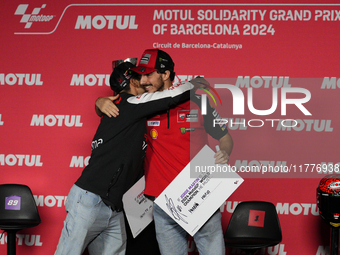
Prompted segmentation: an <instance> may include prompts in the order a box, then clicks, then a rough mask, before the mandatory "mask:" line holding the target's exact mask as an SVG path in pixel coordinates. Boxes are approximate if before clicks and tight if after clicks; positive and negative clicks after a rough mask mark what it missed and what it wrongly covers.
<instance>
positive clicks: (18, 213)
mask: <svg viewBox="0 0 340 255" xmlns="http://www.w3.org/2000/svg"><path fill="white" fill-rule="evenodd" d="M40 222H41V219H40V216H39V213H38V209H37V206H36V203H35V200H34V197H33V194H32V191H31V190H30V188H29V187H28V186H26V185H21V184H2V185H0V229H2V230H15V229H16V230H20V229H24V228H30V227H34V226H37V225H39V224H40Z"/></svg>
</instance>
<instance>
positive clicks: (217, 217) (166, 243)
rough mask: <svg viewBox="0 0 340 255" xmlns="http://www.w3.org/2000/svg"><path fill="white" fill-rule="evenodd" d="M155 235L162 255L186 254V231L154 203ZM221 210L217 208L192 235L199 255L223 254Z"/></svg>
mask: <svg viewBox="0 0 340 255" xmlns="http://www.w3.org/2000/svg"><path fill="white" fill-rule="evenodd" d="M153 217H154V221H155V226H156V237H157V241H158V245H159V249H160V251H161V254H162V255H188V233H187V232H186V231H185V230H184V229H183V228H182V227H181V226H180V225H178V224H177V223H176V222H175V221H174V220H173V219H172V218H171V217H170V216H169V215H168V214H167V213H166V212H164V211H163V210H162V209H161V208H160V207H159V206H158V205H157V204H155V203H154V207H153ZM221 218H222V216H221V212H220V211H219V210H217V211H216V212H215V213H214V214H213V215H212V216H211V218H210V219H209V220H208V221H207V222H206V223H205V224H204V225H203V226H202V227H201V229H200V230H199V231H197V232H196V234H195V235H194V236H193V238H194V241H195V244H196V246H197V249H198V252H199V254H200V255H212V254H214V255H225V246H224V237H223V230H222V224H221Z"/></svg>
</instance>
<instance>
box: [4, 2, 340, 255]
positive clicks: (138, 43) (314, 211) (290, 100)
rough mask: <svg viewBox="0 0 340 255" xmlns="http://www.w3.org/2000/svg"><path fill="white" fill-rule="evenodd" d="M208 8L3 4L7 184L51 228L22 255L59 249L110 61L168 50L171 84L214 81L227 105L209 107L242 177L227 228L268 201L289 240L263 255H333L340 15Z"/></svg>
mask: <svg viewBox="0 0 340 255" xmlns="http://www.w3.org/2000/svg"><path fill="white" fill-rule="evenodd" d="M208 2H209V1H195V3H191V2H189V1H186V2H184V1H177V0H174V1H162V2H158V3H157V2H155V1H149V2H145V1H141V0H136V1H133V2H126V1H107V0H102V1H101V2H98V1H90V0H83V1H80V0H74V1H69V0H63V1H57V2H56V1H49V0H46V1H35V0H31V1H17V0H13V1H2V2H1V3H0V7H1V8H0V14H1V15H0V17H1V23H0V32H1V42H0V45H1V61H0V141H1V146H0V183H1V184H4V183H20V184H26V185H28V186H29V187H30V188H31V189H32V192H33V194H34V197H35V199H36V203H37V206H38V210H39V213H40V216H41V219H42V223H41V224H40V225H39V226H37V227H34V228H31V229H27V230H24V231H20V232H19V233H18V235H17V242H18V248H17V249H18V253H21V254H35V255H40V254H44V255H45V254H53V252H54V250H55V247H56V245H57V242H58V238H59V235H60V231H61V229H62V226H63V220H64V218H65V215H66V213H65V208H64V203H65V200H66V197H67V194H68V191H69V189H70V187H71V186H72V184H73V183H74V182H75V180H76V179H77V178H78V176H79V175H80V173H81V171H82V169H83V168H84V166H85V165H87V163H88V160H89V156H90V153H91V140H92V137H93V135H94V133H95V131H96V128H97V126H98V124H99V121H100V119H99V118H98V117H97V116H96V114H95V111H94V103H95V100H96V99H97V98H98V97H99V96H108V95H111V94H112V91H111V90H110V87H109V83H108V78H109V75H110V73H111V71H112V66H111V62H112V60H117V59H125V58H128V57H137V58H140V56H141V54H142V52H143V51H144V50H145V49H148V48H159V49H162V50H165V51H167V52H168V53H169V54H170V55H171V56H172V58H173V60H174V62H175V64H176V65H175V71H176V74H177V76H176V80H188V79H191V78H192V77H194V76H196V75H201V76H204V77H206V78H211V80H210V81H211V85H212V86H213V87H215V88H216V92H217V93H218V94H219V95H220V96H221V98H222V99H223V100H222V104H221V103H220V102H219V101H217V102H216V105H214V106H215V107H216V108H217V110H218V112H219V114H220V116H221V118H223V119H224V121H225V122H226V123H227V125H228V126H229V130H230V134H231V135H232V137H233V140H234V150H233V153H232V155H231V159H230V165H231V166H234V167H235V168H236V169H237V170H239V171H241V170H242V171H243V172H242V174H244V175H243V176H244V178H245V181H244V183H243V184H242V185H241V186H240V188H239V189H237V190H236V192H235V193H234V194H233V195H232V196H231V197H230V198H229V199H228V200H227V201H226V203H225V204H223V205H222V206H221V211H222V214H223V227H224V229H226V227H227V225H228V221H229V219H230V216H231V214H232V212H233V210H234V208H235V206H236V205H237V203H239V202H240V201H247V200H264V201H270V202H272V203H274V204H275V206H276V207H277V211H278V214H279V219H280V222H281V226H282V232H283V240H282V242H281V243H280V244H279V245H278V246H276V247H274V248H268V249H265V250H263V251H262V253H261V254H280V255H284V254H292V255H295V254H302V255H310V254H317V255H326V254H328V248H329V242H330V228H329V227H328V225H327V224H326V223H325V222H324V221H323V220H322V219H321V218H320V216H319V212H318V208H317V205H316V188H317V187H318V184H319V181H320V179H321V178H322V177H323V176H325V175H326V173H329V172H330V171H331V170H332V169H333V170H334V171H337V170H338V167H339V164H340V159H339V156H338V155H339V151H338V144H339V127H340V123H339V118H338V115H337V110H338V108H339V101H338V98H337V97H338V93H339V92H338V91H339V89H340V79H339V78H340V77H339V76H340V75H339V70H340V65H339V59H340V50H339V41H340V33H339V31H340V30H339V29H340V4H339V3H338V1H329V0H328V1H305V0H301V1H299V4H297V3H296V2H295V1H281V2H280V4H277V3H272V2H271V1H256V2H255V1H250V0H248V1H243V3H242V4H240V3H238V1H233V2H232V1H228V3H225V2H226V1H213V2H211V1H210V3H208ZM216 84H225V85H232V86H233V87H234V90H236V91H237V92H238V94H237V95H236V94H233V93H232V89H230V87H218V86H216ZM294 88H296V89H294ZM241 95H243V97H242V96H241ZM215 96H216V95H215ZM209 100H211V98H210V97H209ZM235 102H236V103H238V104H237V105H235V104H234V103H235ZM242 106H243V108H244V109H243V111H239V110H240V109H241V108H242ZM239 107H241V108H239ZM266 110H267V111H266ZM212 143H213V141H212ZM264 166H266V167H267V168H265V167H264ZM270 167H271V168H272V169H274V167H277V168H276V169H283V170H285V171H286V170H287V171H288V172H276V173H268V172H266V171H267V170H268V169H270ZM250 169H257V170H259V171H257V172H256V171H253V172H251V170H250ZM265 170H266V171H265ZM246 171H248V172H246ZM189 246H190V251H191V253H192V254H196V252H195V251H194V245H193V244H192V243H191V242H189ZM5 250H6V234H5V235H4V236H2V238H1V239H0V253H5ZM227 254H237V252H236V251H234V250H229V249H228V250H227Z"/></svg>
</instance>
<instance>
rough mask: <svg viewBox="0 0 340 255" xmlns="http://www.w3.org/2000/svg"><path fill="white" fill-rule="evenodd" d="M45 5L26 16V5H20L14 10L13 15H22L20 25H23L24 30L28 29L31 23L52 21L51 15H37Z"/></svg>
mask: <svg viewBox="0 0 340 255" xmlns="http://www.w3.org/2000/svg"><path fill="white" fill-rule="evenodd" d="M45 7H46V4H43V5H42V6H41V7H39V8H34V9H33V11H32V13H31V14H27V13H26V10H27V8H28V4H20V5H19V6H18V8H17V9H16V11H15V13H14V15H22V18H21V20H20V23H25V28H26V29H27V28H30V27H31V26H32V23H33V22H48V21H50V20H52V19H53V15H42V14H41V15H38V14H39V13H40V11H41V9H43V8H45Z"/></svg>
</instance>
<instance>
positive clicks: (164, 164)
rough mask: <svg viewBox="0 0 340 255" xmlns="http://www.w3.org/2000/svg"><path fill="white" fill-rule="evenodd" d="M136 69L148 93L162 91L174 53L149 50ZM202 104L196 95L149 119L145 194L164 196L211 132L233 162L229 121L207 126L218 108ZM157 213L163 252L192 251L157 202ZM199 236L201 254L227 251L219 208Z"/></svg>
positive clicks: (103, 102)
mask: <svg viewBox="0 0 340 255" xmlns="http://www.w3.org/2000/svg"><path fill="white" fill-rule="evenodd" d="M133 71H135V72H137V73H139V74H141V75H142V78H141V81H140V83H141V85H143V86H144V87H145V90H146V91H147V92H155V91H161V90H164V89H167V88H169V87H171V86H172V82H173V80H174V76H175V73H174V63H173V61H172V59H171V57H170V56H169V55H168V54H167V53H166V52H164V51H162V50H158V49H150V50H146V51H145V52H144V53H143V55H142V58H141V60H140V62H139V64H138V66H137V67H135V68H133ZM96 105H97V107H98V108H99V109H100V110H101V111H102V112H103V113H105V114H107V115H112V116H114V115H116V114H117V111H115V110H114V108H113V107H112V105H111V101H110V100H109V99H105V98H99V99H98V100H97V102H96ZM200 106H201V97H200V96H199V95H195V96H193V97H191V100H190V101H187V102H184V103H182V104H179V105H178V106H177V107H174V108H171V109H169V110H168V111H166V112H164V113H162V114H160V115H156V116H153V117H151V118H149V119H148V121H147V134H148V148H147V152H146V158H145V164H144V170H145V181H146V186H145V191H144V193H145V195H147V196H148V197H150V198H151V199H154V198H155V197H157V196H159V195H160V194H161V192H162V191H163V190H164V189H165V188H166V187H167V186H168V185H169V184H170V183H171V181H172V180H173V179H174V178H175V177H176V176H177V175H178V173H179V172H180V171H181V170H182V169H183V168H184V167H185V166H186V165H187V164H188V163H189V162H190V154H191V155H192V156H195V155H196V154H197V152H198V151H199V150H200V149H201V148H202V147H203V146H204V145H205V144H207V143H208V136H207V133H208V134H209V135H211V136H212V137H213V138H215V139H217V140H218V141H219V144H220V151H218V152H217V153H216V154H215V158H216V160H215V163H216V164H224V163H227V162H228V160H229V155H230V154H231V151H232V147H233V141H232V138H231V136H230V134H229V133H228V130H227V128H226V127H225V126H224V127H219V126H216V127H212V125H204V124H205V123H207V122H208V119H214V118H215V116H216V114H217V113H216V110H215V109H213V108H211V107H210V105H209V103H208V104H207V114H206V115H202V114H201V110H200ZM153 213H154V221H155V226H156V237H157V241H158V244H159V248H160V251H161V253H162V254H176V255H180V254H183V255H187V254H188V249H187V239H188V234H187V232H186V231H185V230H184V229H182V227H181V226H179V225H178V224H177V223H176V222H175V221H173V220H172V218H171V217H170V216H168V215H167V213H165V212H164V211H163V210H162V209H161V208H160V207H158V206H157V204H154V210H153ZM193 238H194V240H195V243H196V246H197V248H198V251H199V253H200V254H201V255H210V254H214V255H224V254H225V248H224V239H223V231H222V225H221V213H220V211H219V210H217V211H216V213H215V214H214V215H213V216H212V217H211V218H210V219H209V220H208V221H207V222H206V223H205V224H204V226H203V227H202V228H201V229H200V230H199V231H198V232H197V233H196V234H195V235H194V236H193Z"/></svg>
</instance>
